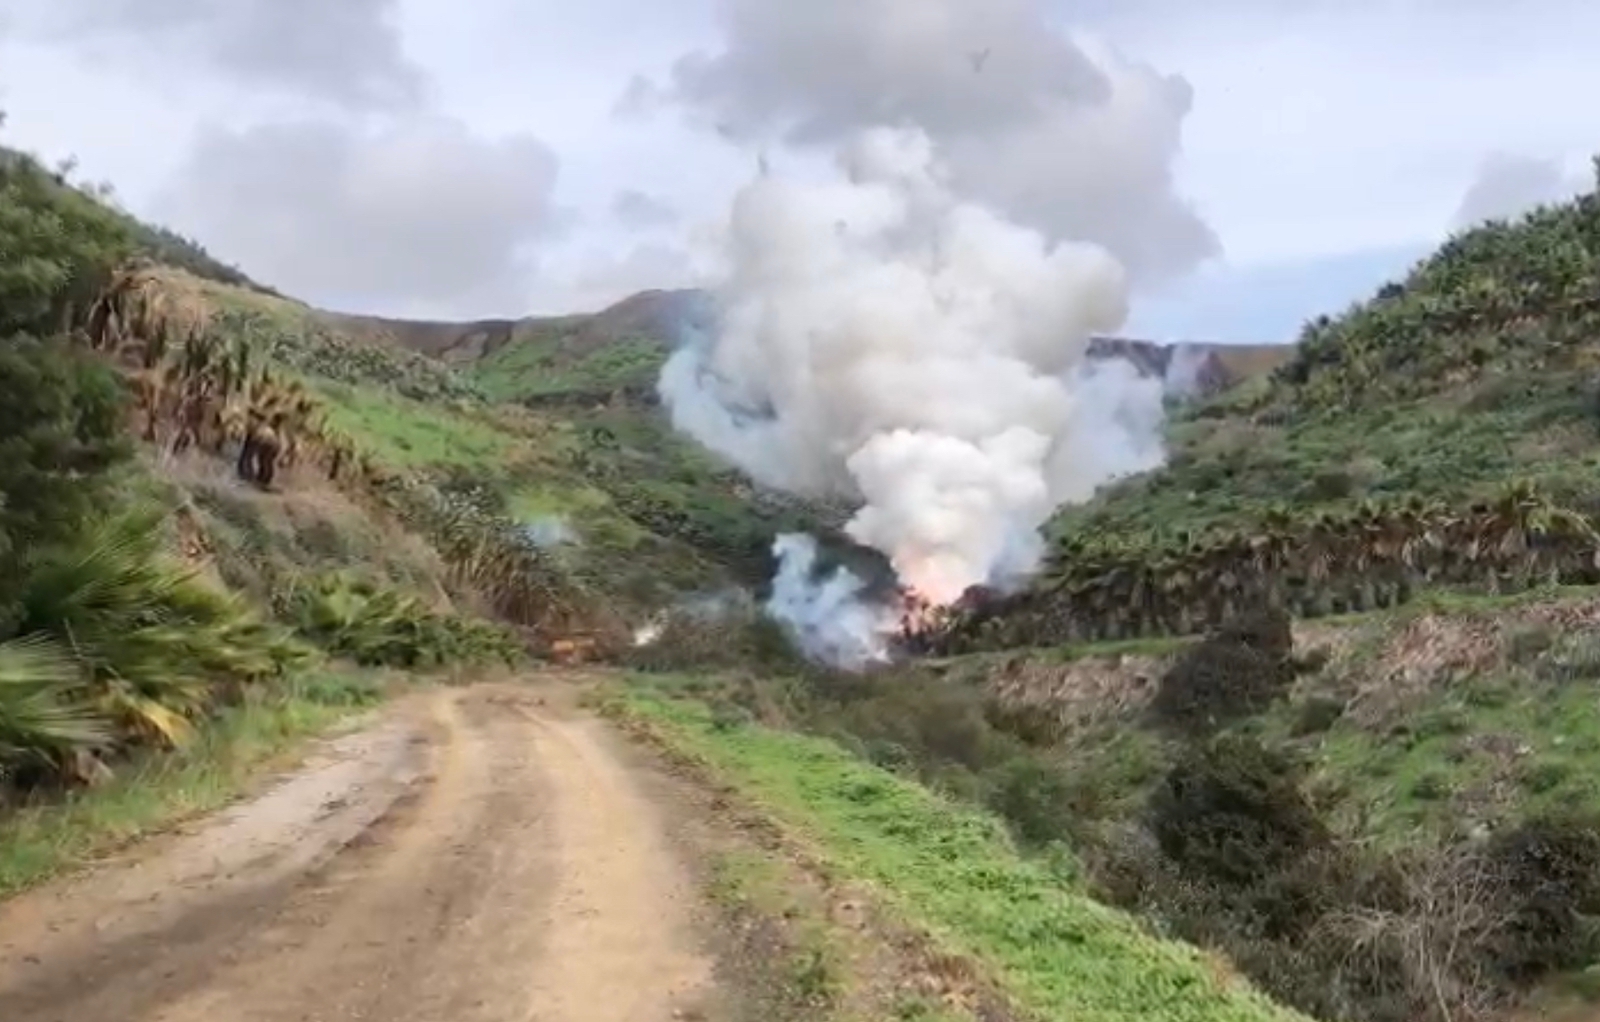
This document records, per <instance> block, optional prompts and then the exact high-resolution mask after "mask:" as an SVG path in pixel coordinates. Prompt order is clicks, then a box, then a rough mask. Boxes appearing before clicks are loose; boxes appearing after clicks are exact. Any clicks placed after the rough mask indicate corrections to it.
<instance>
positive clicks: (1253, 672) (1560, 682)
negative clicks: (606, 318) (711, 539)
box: [635, 194, 1600, 1022]
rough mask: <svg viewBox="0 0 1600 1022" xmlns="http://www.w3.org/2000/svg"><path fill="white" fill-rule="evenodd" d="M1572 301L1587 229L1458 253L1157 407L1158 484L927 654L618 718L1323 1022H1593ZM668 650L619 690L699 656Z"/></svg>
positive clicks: (1586, 208) (1542, 232) (1096, 507)
mask: <svg viewBox="0 0 1600 1022" xmlns="http://www.w3.org/2000/svg"><path fill="white" fill-rule="evenodd" d="M1597 296H1600V197H1597V196H1596V195H1593V194H1591V195H1585V196H1582V197H1580V198H1578V199H1576V200H1575V201H1573V202H1571V203H1567V204H1563V205H1560V206H1555V207H1550V208H1546V209H1541V210H1537V211H1535V212H1533V213H1531V214H1529V215H1528V216H1527V217H1525V218H1522V219H1520V220H1518V221H1515V222H1509V223H1493V224H1488V225H1485V226H1482V227H1479V228H1476V229H1473V230H1471V231H1468V232H1466V233H1464V234H1462V235H1460V236H1458V237H1456V238H1454V239H1452V240H1451V241H1450V242H1448V243H1447V244H1446V245H1444V246H1443V247H1442V248H1441V249H1440V251H1439V252H1438V253H1436V254H1435V255H1434V256H1432V257H1430V258H1429V259H1427V260H1425V261H1423V262H1422V263H1421V264H1419V265H1418V266H1417V267H1416V268H1415V269H1414V270H1413V271H1412V272H1411V273H1410V274H1409V275H1408V276H1407V277H1406V279H1404V280H1403V281H1400V282H1397V283H1395V284H1392V285H1390V286H1388V287H1385V288H1383V289H1382V290H1381V291H1380V292H1379V293H1378V294H1376V295H1374V296H1373V297H1372V298H1371V299H1370V300H1368V301H1365V302H1362V303H1359V304H1357V305H1356V306H1354V307H1352V308H1351V309H1349V310H1347V311H1346V312H1345V313H1343V314H1341V315H1339V316H1337V317H1327V318H1324V319H1319V320H1317V321H1315V322H1313V323H1311V324H1309V325H1308V326H1307V328H1306V332H1305V336H1304V337H1303V338H1302V343H1301V345H1300V346H1298V347H1297V348H1296V349H1295V350H1294V356H1293V358H1292V359H1291V360H1290V361H1288V362H1287V363H1286V364H1284V365H1283V366H1281V367H1279V368H1278V369H1276V370H1275V371H1274V372H1272V373H1271V374H1270V375H1266V376H1262V377H1259V378H1256V379H1253V380H1246V381H1244V382H1242V383H1240V384H1239V385H1237V386H1235V387H1233V388H1231V389H1230V390H1228V391H1227V392H1225V393H1222V394H1219V395H1216V396H1214V397H1212V398H1210V399H1208V400H1204V401H1200V402H1196V403H1193V404H1191V405H1188V406H1186V407H1183V408H1180V409H1178V410H1177V411H1176V412H1175V414H1174V416H1173V421H1172V423H1171V428H1170V437H1169V444H1170V457H1169V461H1168V464H1167V465H1166V466H1164V467H1162V468H1161V469H1158V470H1156V471H1153V472H1150V473H1147V474H1145V475H1143V476H1140V477H1137V478H1132V479H1128V480H1125V481H1123V482H1121V483H1119V484H1117V485H1114V486H1111V487H1108V488H1106V489H1105V490H1104V491H1103V492H1102V493H1101V494H1099V495H1098V496H1097V497H1096V499H1095V500H1093V501H1092V502H1091V503H1089V504H1088V505H1086V506H1083V507H1077V508H1071V509H1068V510H1067V511H1065V512H1064V513H1063V514H1061V515H1060V516H1059V517H1058V519H1057V520H1056V521H1055V522H1054V523H1053V524H1052V528H1053V529H1054V530H1055V532H1056V535H1057V541H1056V542H1057V546H1056V550H1055V556H1054V558H1053V560H1052V563H1051V565H1050V568H1049V570H1048V571H1047V572H1046V573H1045V575H1044V576H1043V577H1042V578H1041V579H1040V580H1039V581H1038V583H1037V584H1036V585H1035V586H1033V587H1032V588H1031V589H1030V590H1028V591H1025V592H1023V593H1021V594H1018V595H1017V596H1014V597H1011V598H1008V599H1004V600H997V601H993V602H990V603H988V604H981V605H977V606H973V607H969V608H965V609H964V610H963V611H962V612H960V613H958V614H956V615H954V616H953V618H952V619H951V620H949V621H948V622H947V623H946V626H945V627H943V628H942V629H938V630H935V631H934V632H932V633H930V634H928V635H925V636H923V637H922V638H923V639H924V641H925V643H926V645H927V646H928V647H929V648H930V650H931V651H932V652H934V653H936V654H942V655H937V656H932V657H927V658H924V659H921V660H919V661H914V662H912V663H908V664H905V665H902V666H901V667H899V668H896V669H893V670H888V671H883V672H879V673H877V674H873V675H868V676H850V675H839V674H836V673H832V672H826V671H819V670H817V669H816V668H814V667H810V666H807V665H804V664H798V663H795V662H794V661H793V660H792V659H786V658H785V657H784V656H783V655H781V654H780V653H778V652H775V651H774V650H773V649H771V648H770V647H763V646H760V645H759V644H757V645H752V646H750V647H748V648H746V649H745V650H744V653H743V656H744V657H745V661H744V664H743V665H742V666H741V665H738V664H734V665H732V667H733V669H731V670H728V671H726V672H724V673H723V674H720V675H718V676H716V677H714V678H704V677H702V678H695V679H690V680H688V681H669V682H666V683H663V684H662V685H661V686H660V687H659V688H658V689H657V693H658V694H657V695H655V696H652V697H650V698H652V699H658V700H665V704H666V706H667V707H668V708H667V709H661V708H660V707H659V706H658V705H657V704H655V703H643V704H641V703H638V701H637V698H636V700H635V702H636V706H637V707H638V709H637V710H636V712H638V713H642V714H644V715H645V716H652V715H653V716H655V717H656V718H664V719H669V720H672V721H675V722H676V723H675V724H673V725H672V727H675V728H678V729H679V730H678V731H677V732H674V733H676V734H679V735H680V738H679V741H680V742H682V743H684V744H686V745H688V746H691V747H692V748H694V749H695V750H696V751H697V753H698V754H699V755H702V756H704V757H705V758H707V759H708V760H711V761H713V762H717V763H721V764H722V767H721V768H722V769H723V770H724V771H725V772H726V773H728V774H729V775H730V776H735V777H742V778H745V779H746V780H745V782H744V783H746V784H757V785H760V786H762V790H764V791H768V792H769V793H776V792H779V790H780V789H782V792H783V793H782V794H769V795H768V796H767V797H771V798H775V799H779V800H785V799H787V800H790V801H791V802H793V803H794V804H797V805H798V804H803V805H804V806H806V807H808V811H810V812H812V813H827V812H829V811H830V810H829V809H827V808H826V807H827V806H829V805H831V804H832V803H831V801H830V800H831V799H832V798H833V797H834V796H833V794H832V793H831V792H820V793H819V792H811V793H809V794H807V795H804V796H797V795H794V794H793V792H794V790H796V789H795V788H794V787H792V786H804V785H806V784H807V783H808V780H807V778H808V777H809V776H810V775H811V773H812V772H814V771H818V770H820V769H821V768H820V767H819V766H818V763H819V762H820V761H821V757H822V754H821V753H818V754H817V758H810V757H809V755H808V757H806V758H805V762H804V764H803V765H802V764H801V763H799V762H798V761H796V762H788V763H787V764H786V765H781V766H780V765H778V764H779V763H780V762H782V761H783V757H782V756H781V755H779V754H777V753H776V752H772V751H771V749H770V747H769V746H767V745H766V744H765V743H767V742H769V741H771V740H772V739H769V738H768V737H766V735H767V734H768V733H769V732H770V731H772V730H778V731H782V730H800V731H806V732H811V733H814V734H816V735H819V736H821V737H823V738H825V739H829V740H831V741H832V742H833V743H835V744H836V745H837V746H840V747H843V748H845V749H848V750H850V751H851V752H853V753H854V754H855V755H856V756H857V757H859V758H860V759H863V760H866V761H868V762H870V763H872V764H873V765H875V766H877V767H879V768H881V769H885V770H888V771H890V772H893V773H895V774H898V775H900V776H901V777H904V778H909V779H914V780H917V781H919V782H921V783H923V784H925V785H928V786H931V787H933V788H935V789H936V790H938V791H940V792H942V793H944V795H946V796H947V797H949V798H951V799H952V800H955V801H957V802H967V803H972V804H977V805H980V806H981V807H983V808H984V809H985V810H987V811H989V812H992V813H994V814H995V815H997V816H998V817H1000V818H1001V819H1003V820H1004V821H1005V823H1006V825H1007V827H1008V830H1009V831H1010V834H1011V836H1012V838H1013V839H1014V840H1015V841H1016V843H1017V846H1018V847H1019V848H1020V849H1021V850H1022V854H1023V855H1024V856H1025V857H1028V858H1031V859H1033V861H1034V862H1035V864H1037V865H1039V866H1040V867H1041V868H1047V869H1049V870H1050V871H1052V872H1051V875H1052V876H1053V877H1055V878H1056V882H1057V883H1058V884H1059V885H1060V886H1061V887H1062V888H1064V889H1068V890H1083V891H1085V892H1087V893H1088V894H1089V895H1091V896H1092V897H1094V898H1095V899H1097V900H1099V901H1101V902H1103V903H1106V904H1111V905H1116V906H1119V907H1121V908H1123V909H1125V910H1127V911H1129V912H1131V913H1132V914H1133V915H1134V916H1135V917H1137V918H1138V919H1139V920H1140V921H1141V922H1142V924H1143V925H1144V926H1145V928H1146V930H1147V932H1148V933H1150V934H1152V935H1156V936H1161V937H1177V938H1181V939H1183V940H1186V941H1190V942H1192V943H1194V944H1197V945H1199V946H1201V947H1203V948H1206V949H1208V950H1210V951H1211V952H1212V953H1213V954H1215V955H1217V956H1218V960H1219V961H1222V960H1225V961H1227V962H1229V963H1231V964H1232V967H1233V968H1236V969H1237V970H1238V971H1239V972H1240V973H1242V974H1243V975H1244V976H1245V977H1247V978H1248V979H1249V980H1250V981H1252V982H1253V983H1254V984H1256V985H1257V986H1259V987H1260V988H1261V989H1263V990H1264V991H1266V992H1267V993H1269V994H1271V995H1272V996H1274V997H1275V998H1277V999H1278V1000H1279V1001H1280V1002H1282V1003H1285V1004H1288V1005H1291V1006H1293V1007H1294V1008H1296V1009H1299V1010H1300V1011H1303V1012H1305V1013H1307V1014H1308V1015H1311V1016H1313V1017H1316V1018H1319V1019H1326V1020H1330V1022H1332V1020H1339V1022H1345V1020H1348V1022H1415V1020H1429V1022H1435V1020H1436V1022H1447V1020H1460V1019H1474V1020H1478V1019H1505V1018H1520V1017H1525V1016H1524V1015H1522V1014H1519V1013H1521V1012H1526V1013H1528V1016H1526V1017H1568V1016H1566V1015H1563V1014H1561V1013H1562V1012H1564V1011H1569V1010H1570V1011H1571V1012H1572V1014H1571V1015H1570V1017H1572V1018H1575V1019H1576V1018H1588V1017H1592V1013H1593V1010H1594V1009H1593V1006H1592V1001H1593V999H1595V998H1596V997H1597V995H1600V988H1597V987H1596V984H1595V982H1594V970H1595V968H1596V964H1597V963H1600V787H1597V786H1596V784H1595V782H1594V778H1595V777H1596V776H1597V771H1600V760H1597V759H1596V756H1597V755H1600V752H1597V750H1600V739H1597V735H1600V731H1597V730H1596V720H1595V711H1596V707H1597V706H1600V700H1597V694H1600V690H1597V688H1596V686H1597V683H1600V659H1597V658H1596V655H1595V654H1596V650H1595V649H1594V645H1595V643H1594V629H1595V626H1596V623H1597V622H1600V588H1597V585H1600V572H1597V570H1596V563H1597V562H1596V553H1597V549H1600V538H1597V536H1596V533H1595V529H1594V526H1593V524H1592V521H1591V517H1590V516H1591V515H1592V513H1593V512H1594V511H1595V509H1596V508H1597V507H1600V472H1597V468H1600V462H1597V461H1596V458H1597V456H1600V455H1597V451H1600V436H1597V435H1596V429H1597V428H1600V420H1597V419H1596V414H1597V409H1600V404H1597V403H1596V402H1597V395H1600V391H1596V390H1595V379H1596V377H1595V370H1596V368H1597V366H1600V317H1597V305H1596V302H1597V300H1600V299H1597ZM691 631H692V630H691V629H687V628H685V629H684V630H683V632H682V634H677V633H669V635H666V636H664V637H663V643H666V642H667V640H668V638H669V637H670V639H671V640H672V642H673V643H675V644H676V645H677V646H679V647H681V648H683V649H685V650H686V651H688V652H686V654H685V656H684V658H683V659H682V660H678V661H675V660H673V659H672V658H671V657H669V656H667V655H666V653H665V651H662V652H660V653H658V654H657V657H656V659H655V661H653V662H651V663H645V664H642V666H645V667H648V668H650V669H652V670H662V671H673V670H677V671H681V670H683V669H684V668H685V667H686V666H687V665H689V664H692V663H694V662H701V663H705V662H708V657H707V656H706V654H705V653H704V652H703V651H704V650H706V649H710V648H730V647H731V643H729V642H727V641H726V640H724V641H723V642H722V643H720V644H718V643H717V642H715V641H714V640H711V639H707V638H704V637H701V638H698V639H694V640H693V641H691V639H692V638H693V637H692V635H691V634H690V633H691ZM679 704H686V705H688V706H690V707H694V706H697V705H698V706H708V707H709V710H707V711H704V712H705V714H706V716H704V717H695V716H694V714H696V713H700V712H702V711H700V710H697V709H678V708H675V707H677V706H678V705H679ZM691 720H693V721H699V723H693V724H691V723H689V721H691ZM684 729H687V731H686V732H685V730H684ZM685 733H687V737H682V736H683V735H684V734H685ZM757 748H760V749H764V750H768V751H766V752H762V753H755V752H752V751H751V750H754V749H757ZM797 759H798V757H797ZM772 774H777V775H780V776H772ZM752 775H759V776H760V777H762V780H760V781H752V780H750V779H749V778H751V777H752ZM783 786H791V787H783ZM853 819H854V822H853V823H852V824H849V825H847V826H845V827H844V833H843V836H842V837H840V838H839V840H840V841H841V845H842V847H845V848H848V849H852V850H860V849H864V848H868V847H870V846H871V842H872V840H873V837H872V835H871V834H870V833H869V832H870V831H871V830H872V828H873V827H876V826H878V825H879V823H880V821H881V819H882V817H879V816H877V815H874V814H871V813H868V812H865V810H863V813H862V815H861V816H858V817H853ZM809 825H810V826H813V827H815V826H818V824H817V823H816V822H815V820H814V819H813V821H812V822H811V823H810V824H809ZM852 854H866V853H864V852H859V851H857V852H853V853H852ZM910 872H911V871H909V870H908V871H907V873H910ZM884 883H885V884H886V885H887V886H889V887H891V888H895V887H896V886H897V885H898V884H899V883H900V881H899V880H898V878H897V877H888V878H886V879H885V881H884ZM952 883H953V884H954V883H955V881H952ZM1013 890H1015V888H1013V887H1011V886H1009V885H1008V884H1003V883H997V884H996V886H995V888H994V891H995V892H996V897H999V898H1003V897H1004V896H1005V892H1011V891H1013ZM926 897H933V896H932V895H927V896H926ZM995 911H996V913H997V914H1003V913H1004V911H1005V910H1002V909H998V908H997V909H995ZM1014 911H1020V910H1014ZM947 932H948V931H947ZM989 954H990V956H991V957H989V958H988V959H986V960H987V961H988V962H989V963H990V965H991V966H992V967H994V968H996V969H1003V968H1005V966H1004V965H1003V964H1002V963H1003V961H1004V958H1003V954H1002V953H1000V952H997V951H996V950H995V949H994V948H993V947H991V948H990V951H989ZM1586 1002H1587V1003H1588V1006H1587V1007H1585V1004H1586ZM1080 1008H1081V1006H1080Z"/></svg>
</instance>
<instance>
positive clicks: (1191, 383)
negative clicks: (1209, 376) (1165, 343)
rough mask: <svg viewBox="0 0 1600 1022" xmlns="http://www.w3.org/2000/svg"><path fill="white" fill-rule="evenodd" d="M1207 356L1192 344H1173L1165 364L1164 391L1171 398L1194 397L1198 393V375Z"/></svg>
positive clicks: (1203, 350)
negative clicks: (1165, 390)
mask: <svg viewBox="0 0 1600 1022" xmlns="http://www.w3.org/2000/svg"><path fill="white" fill-rule="evenodd" d="M1209 357H1210V356H1209V355H1208V353H1207V352H1206V350H1205V349H1204V348H1200V347H1197V346H1195V345H1193V344H1174V345H1173V346H1172V357H1171V359H1170V360H1169V361H1168V362H1167V371H1166V389H1167V393H1168V394H1170V395H1172V396H1173V397H1194V396H1195V395H1197V394H1198V393H1199V392H1200V374H1201V373H1202V372H1203V371H1204V370H1205V368H1206V362H1207V360H1208V359H1209Z"/></svg>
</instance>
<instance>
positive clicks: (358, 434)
mask: <svg viewBox="0 0 1600 1022" xmlns="http://www.w3.org/2000/svg"><path fill="white" fill-rule="evenodd" d="M317 389H318V391H319V393H320V395H321V396H322V397H323V398H324V399H325V401H326V412H327V417H328V422H329V424H330V425H332V426H333V427H334V428H335V429H337V430H339V431H340V432H342V433H345V434H347V435H349V436H351V437H354V438H357V439H358V440H359V441H360V443H361V445H362V446H363V447H364V448H366V449H367V450H369V451H371V452H372V454H374V455H375V456H377V457H378V458H380V459H381V460H382V461H383V462H384V463H385V464H388V465H391V466H394V467H395V468H399V469H426V468H441V467H446V466H460V467H466V468H475V469H482V470H500V469H503V468H504V467H505V465H506V463H507V462H508V461H510V460H511V459H512V458H513V457H514V456H516V454H517V453H518V451H519V448H520V447H521V446H522V443H523V441H522V439H521V438H519V437H517V436H515V435H514V434H512V433H509V432H507V431H504V430H501V429H497V428H496V427H495V426H493V425H491V424H490V423H488V422H485V421H482V420H481V419H478V418H475V417H473V416H470V415H468V414H466V413H464V412H462V411H458V410H455V409H452V408H450V407H448V406H444V405H437V404H424V403H422V402H420V401H414V400H411V399H410V398H406V397H402V396H400V395H399V394H396V393H393V392H390V391H385V390H380V389H378V388H376V387H368V386H350V385H348V384H341V383H331V382H320V381H319V383H318V385H317Z"/></svg>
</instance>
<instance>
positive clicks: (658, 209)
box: [611, 188, 679, 228]
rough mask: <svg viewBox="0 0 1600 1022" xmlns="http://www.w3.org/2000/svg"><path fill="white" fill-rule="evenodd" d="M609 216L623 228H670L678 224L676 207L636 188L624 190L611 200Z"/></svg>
mask: <svg viewBox="0 0 1600 1022" xmlns="http://www.w3.org/2000/svg"><path fill="white" fill-rule="evenodd" d="M611 215H612V216H613V217H615V218H616V219H617V221H618V222H619V223H621V224H622V226H624V227H630V228H650V227H670V226H671V225H673V224H675V223H677V222H678V219H679V214H678V210H677V208H676V207H674V206H673V205H672V203H670V202H668V201H667V200H665V199H663V198H661V197H660V196H657V195H651V194H650V193H649V192H642V191H640V190H639V189H637V188H624V189H623V190H622V191H620V192H618V193H617V195H616V198H614V199H612V200H611Z"/></svg>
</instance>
